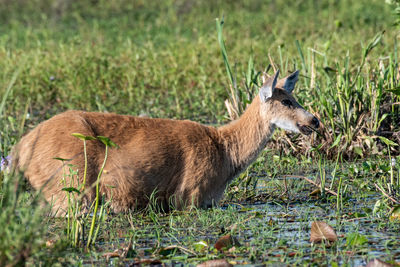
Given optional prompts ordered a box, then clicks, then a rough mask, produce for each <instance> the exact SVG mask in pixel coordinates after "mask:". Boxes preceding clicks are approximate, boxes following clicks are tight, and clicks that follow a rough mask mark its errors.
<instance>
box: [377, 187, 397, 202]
mask: <svg viewBox="0 0 400 267" xmlns="http://www.w3.org/2000/svg"><path fill="white" fill-rule="evenodd" d="M374 185H375V187H376V189H378V190H379V191H380V192H381V193H382V194H383V195H384V196H385V197H387V198H388V199H390V200H391V201H393V202H394V203H395V204H400V202H399V201H397V200H396V199H394V198H392V197H391V196H389V195H388V194H387V193H386V192H385V191H383V189H382V188H380V187H379V185H377V184H374Z"/></svg>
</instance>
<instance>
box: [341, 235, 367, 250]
mask: <svg viewBox="0 0 400 267" xmlns="http://www.w3.org/2000/svg"><path fill="white" fill-rule="evenodd" d="M367 242H368V238H366V237H365V236H364V235H361V234H359V233H349V234H347V236H346V246H347V247H349V248H352V247H357V246H362V245H364V244H365V243H367Z"/></svg>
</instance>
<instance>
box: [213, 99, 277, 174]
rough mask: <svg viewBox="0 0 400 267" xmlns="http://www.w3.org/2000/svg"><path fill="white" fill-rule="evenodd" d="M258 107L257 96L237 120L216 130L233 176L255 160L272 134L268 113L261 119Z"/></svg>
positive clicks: (272, 127)
mask: <svg viewBox="0 0 400 267" xmlns="http://www.w3.org/2000/svg"><path fill="white" fill-rule="evenodd" d="M260 105H261V101H260V98H259V97H258V96H257V97H256V98H255V99H254V100H253V102H252V103H251V105H250V106H249V107H248V108H247V109H246V111H245V112H244V113H243V115H242V116H241V117H240V118H239V119H238V120H236V121H233V122H231V123H229V124H227V125H224V126H222V127H220V128H219V129H218V130H219V132H220V135H221V138H222V142H223V145H224V147H225V150H226V153H227V158H228V160H229V161H230V165H231V166H232V171H233V176H236V175H238V174H239V173H240V172H242V171H243V170H244V169H246V168H247V167H248V166H249V165H250V164H251V163H252V162H253V161H254V160H255V159H256V158H257V156H258V155H259V154H260V152H261V151H262V150H263V149H264V147H265V146H266V144H267V142H268V139H269V138H270V136H271V135H272V133H273V132H274V129H275V126H273V125H272V123H271V119H270V118H269V115H268V112H267V113H266V114H267V115H266V116H263V117H262V115H261V113H260V110H261V109H260ZM229 178H230V179H232V178H234V177H229Z"/></svg>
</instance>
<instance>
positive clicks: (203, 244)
mask: <svg viewBox="0 0 400 267" xmlns="http://www.w3.org/2000/svg"><path fill="white" fill-rule="evenodd" d="M193 248H194V250H195V251H197V252H202V251H204V250H205V249H207V248H208V244H207V242H206V241H204V240H201V241H199V242H196V243H194V244H193Z"/></svg>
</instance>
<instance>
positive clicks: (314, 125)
mask: <svg viewBox="0 0 400 267" xmlns="http://www.w3.org/2000/svg"><path fill="white" fill-rule="evenodd" d="M311 124H312V125H313V127H314V128H315V129H317V128H318V127H319V120H318V119H317V117H314V118H313V119H312V121H311Z"/></svg>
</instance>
